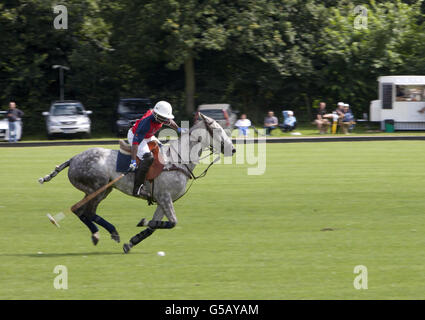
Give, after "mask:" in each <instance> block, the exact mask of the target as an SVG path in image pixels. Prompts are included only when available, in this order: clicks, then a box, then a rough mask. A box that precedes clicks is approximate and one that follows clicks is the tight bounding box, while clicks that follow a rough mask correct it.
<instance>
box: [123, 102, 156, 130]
mask: <svg viewBox="0 0 425 320" xmlns="http://www.w3.org/2000/svg"><path fill="white" fill-rule="evenodd" d="M151 108H152V102H151V100H150V99H145V98H122V99H120V101H119V103H118V107H117V112H116V119H117V120H116V122H115V130H116V133H117V135H119V136H122V135H127V132H128V129H130V127H131V126H132V125H133V123H134V122H135V121H136V120H137V119H139V118H141V117H142V116H143V114H145V113H146V111H148V110H149V109H151Z"/></svg>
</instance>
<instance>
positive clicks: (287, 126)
mask: <svg viewBox="0 0 425 320" xmlns="http://www.w3.org/2000/svg"><path fill="white" fill-rule="evenodd" d="M282 114H283V124H280V125H279V127H280V129H281V130H282V132H291V131H293V130H294V129H295V128H296V127H297V119H296V118H295V117H294V112H293V111H290V110H288V111H283V112H282Z"/></svg>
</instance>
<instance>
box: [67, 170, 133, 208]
mask: <svg viewBox="0 0 425 320" xmlns="http://www.w3.org/2000/svg"><path fill="white" fill-rule="evenodd" d="M129 172H130V170H127V172H125V173H122V174H120V175H119V176H118V177H117V178H115V179H114V180H112V181H111V182H109V183H108V184H105V185H104V186H103V187H102V188H100V189H98V190H96V191H95V192H93V193H90V194H89V195H88V196H87V197H85V198H84V199H82V200H80V201H78V202H77V203H76V204H74V205H73V206H72V207H71V211H72V212H75V211H76V210H78V209H79V208H81V207H82V206H83V205H85V204H86V203H87V202H89V201H90V200H92V199H94V198H95V197H96V196H98V195H99V194H101V193H102V192H103V191H105V190H106V189H108V188H109V187H110V186H112V185H113V184H114V183H116V182H118V181H119V180H121V179H122V178H124V177H125V176H126V175H127V174H128V173H129ZM78 216H80V215H78Z"/></svg>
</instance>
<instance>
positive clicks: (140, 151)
mask: <svg viewBox="0 0 425 320" xmlns="http://www.w3.org/2000/svg"><path fill="white" fill-rule="evenodd" d="M133 138H134V134H133V131H131V129H130V130H128V134H127V140H128V142H129V143H130V145H133ZM151 141H157V142H158V144H160V142H159V140H158V139H157V138H156V137H155V136H152V137H150V138H147V139H143V140H142V142H140V144H139V147H138V148H137V157H138V158H139V159H140V160H141V159H143V155H144V154H145V153H148V152H150V150H149V146H148V142H151Z"/></svg>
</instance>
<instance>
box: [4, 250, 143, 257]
mask: <svg viewBox="0 0 425 320" xmlns="http://www.w3.org/2000/svg"><path fill="white" fill-rule="evenodd" d="M135 254H147V252H131V253H129V255H135ZM113 255H126V254H125V253H124V252H122V251H121V252H120V251H117V252H68V253H44V252H43V253H41V254H38V253H1V254H0V257H29V258H54V257H84V256H113Z"/></svg>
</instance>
